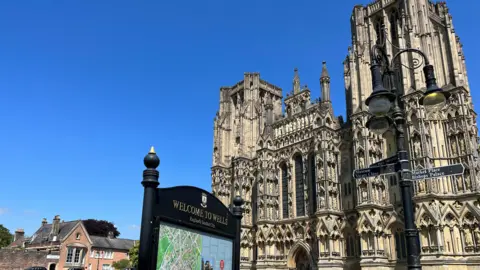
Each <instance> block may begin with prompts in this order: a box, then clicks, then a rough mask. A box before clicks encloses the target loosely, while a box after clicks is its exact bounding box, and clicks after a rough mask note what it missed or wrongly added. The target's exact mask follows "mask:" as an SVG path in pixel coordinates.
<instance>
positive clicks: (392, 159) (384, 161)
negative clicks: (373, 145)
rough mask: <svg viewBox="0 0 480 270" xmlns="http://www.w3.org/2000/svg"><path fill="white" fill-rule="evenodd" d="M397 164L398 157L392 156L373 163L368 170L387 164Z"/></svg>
mask: <svg viewBox="0 0 480 270" xmlns="http://www.w3.org/2000/svg"><path fill="white" fill-rule="evenodd" d="M397 162H398V156H397V155H394V156H391V157H389V158H386V159H382V160H380V161H378V162H375V163H373V164H372V165H370V168H371V167H378V166H384V165H387V164H392V163H397Z"/></svg>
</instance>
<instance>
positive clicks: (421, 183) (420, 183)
mask: <svg viewBox="0 0 480 270" xmlns="http://www.w3.org/2000/svg"><path fill="white" fill-rule="evenodd" d="M424 191H425V181H424V180H420V181H418V192H424Z"/></svg>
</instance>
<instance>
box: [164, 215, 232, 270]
mask: <svg viewBox="0 0 480 270" xmlns="http://www.w3.org/2000/svg"><path fill="white" fill-rule="evenodd" d="M232 250H233V242H232V240H229V239H226V238H222V237H218V236H214V235H211V234H208V233H204V232H200V231H196V230H191V229H188V228H184V227H180V226H176V225H172V224H169V223H163V222H162V223H160V230H159V237H158V257H157V270H190V269H191V270H231V269H232Z"/></svg>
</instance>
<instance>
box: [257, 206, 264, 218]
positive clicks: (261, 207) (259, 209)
mask: <svg viewBox="0 0 480 270" xmlns="http://www.w3.org/2000/svg"><path fill="white" fill-rule="evenodd" d="M258 217H260V218H263V205H260V207H259V208H258Z"/></svg>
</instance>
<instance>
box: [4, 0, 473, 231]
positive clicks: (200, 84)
mask: <svg viewBox="0 0 480 270" xmlns="http://www.w3.org/2000/svg"><path fill="white" fill-rule="evenodd" d="M369 2H370V1H367V0H341V1H340V0H335V1H313V0H312V1H301V0H297V1H283V0H282V1H278V0H262V1H225V0H217V1H213V0H204V1H197V0H191V1H153V0H152V1H124V0H103V1H93V0H84V1H51V0H42V1H21V0H19V1H1V3H0V27H1V31H0V224H4V225H5V226H6V227H7V228H9V229H10V230H11V231H12V232H13V231H14V230H15V229H16V228H24V229H25V230H26V234H27V235H31V234H33V232H34V231H35V230H36V229H37V228H38V227H39V225H40V223H41V219H42V218H43V217H45V218H47V219H48V221H49V222H51V220H52V219H53V217H54V215H57V214H58V215H60V217H61V218H62V219H64V220H75V219H87V218H96V219H105V220H109V221H112V222H114V223H115V224H116V225H117V227H118V229H119V231H120V232H121V237H127V238H135V239H138V237H139V229H138V225H139V224H140V218H141V205H142V196H143V188H142V186H141V184H140V181H141V180H142V170H143V169H144V167H143V157H144V155H145V154H146V153H147V152H148V150H149V148H150V145H154V146H155V148H156V150H157V153H158V154H159V156H160V159H161V164H160V167H159V170H160V183H161V184H160V185H161V186H163V187H166V186H172V185H196V186H199V187H201V188H204V189H207V190H210V166H211V162H212V158H211V157H212V149H213V135H212V132H213V118H214V116H215V113H216V111H217V109H218V102H219V87H220V86H223V85H233V84H235V83H236V82H238V81H240V80H242V79H243V73H244V72H260V73H261V77H262V78H263V79H265V80H267V81H269V82H271V83H274V84H276V85H279V86H281V87H282V88H283V89H284V93H285V92H287V91H290V90H291V86H292V77H293V69H294V67H298V68H299V74H300V79H301V84H302V85H304V84H308V85H309V86H310V88H311V90H312V95H313V96H314V98H317V97H318V96H319V93H320V90H319V82H318V79H319V76H320V72H321V63H322V61H323V60H325V61H327V65H328V68H329V72H330V75H331V77H332V92H333V93H332V99H333V103H334V106H335V112H336V114H338V115H340V114H343V115H344V114H345V97H344V87H343V67H342V61H343V60H344V58H345V56H346V53H347V47H348V46H349V45H350V15H351V11H352V9H353V6H354V5H355V4H367V3H369ZM447 3H448V4H449V7H450V10H451V13H452V14H453V17H454V24H455V28H456V31H457V33H458V34H459V35H460V37H461V40H462V42H463V44H464V51H465V54H466V57H467V68H468V75H469V78H470V84H471V89H472V94H473V97H474V102H475V103H476V104H480V100H479V95H480V94H479V92H478V91H477V90H476V89H477V88H479V87H480V79H479V78H478V74H479V72H480V61H479V60H480V57H479V54H478V53H475V47H476V45H477V43H478V41H479V40H478V31H477V30H478V20H476V19H478V17H477V16H478V15H477V11H478V10H479V9H480V2H478V1H473V0H472V1H465V0H450V1H447ZM475 29H477V30H475Z"/></svg>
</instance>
